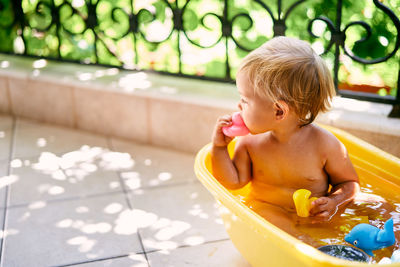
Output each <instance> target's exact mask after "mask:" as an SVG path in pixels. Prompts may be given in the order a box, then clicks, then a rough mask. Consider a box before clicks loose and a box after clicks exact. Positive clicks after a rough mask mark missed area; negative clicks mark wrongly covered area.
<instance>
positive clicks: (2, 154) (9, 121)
mask: <svg viewBox="0 0 400 267" xmlns="http://www.w3.org/2000/svg"><path fill="white" fill-rule="evenodd" d="M12 133H13V118H12V117H10V116H6V115H0V160H4V159H9V157H10V148H11V146H10V144H11V140H12Z"/></svg>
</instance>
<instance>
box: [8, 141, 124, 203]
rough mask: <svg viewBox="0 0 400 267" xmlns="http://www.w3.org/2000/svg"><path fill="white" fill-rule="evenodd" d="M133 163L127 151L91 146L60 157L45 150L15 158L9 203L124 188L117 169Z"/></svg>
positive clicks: (12, 167)
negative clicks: (121, 151) (28, 156)
mask: <svg viewBox="0 0 400 267" xmlns="http://www.w3.org/2000/svg"><path fill="white" fill-rule="evenodd" d="M131 165H132V160H131V159H130V156H129V155H128V154H127V153H125V154H122V153H116V152H111V151H109V150H107V149H103V148H100V147H88V146H84V147H82V148H81V149H78V150H75V151H72V152H69V153H66V154H63V155H60V156H57V155H55V154H53V153H49V152H43V153H42V154H41V155H40V156H39V157H34V158H28V159H14V160H13V161H12V162H11V174H12V175H13V177H15V178H16V181H15V182H14V183H13V184H12V185H11V190H10V205H11V206H13V205H17V204H24V203H31V202H34V201H39V200H44V201H46V200H52V199H65V198H73V197H78V196H87V195H93V194H99V193H107V192H113V191H122V187H121V183H120V179H119V176H118V172H117V171H118V170H123V169H124V168H125V167H130V166H131Z"/></svg>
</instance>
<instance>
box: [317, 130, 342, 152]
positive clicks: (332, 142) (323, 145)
mask: <svg viewBox="0 0 400 267" xmlns="http://www.w3.org/2000/svg"><path fill="white" fill-rule="evenodd" d="M311 126H312V131H311V136H312V138H313V140H315V142H316V143H317V145H318V148H319V149H320V150H322V151H323V152H325V153H330V154H331V153H340V154H343V153H347V152H346V148H345V146H344V145H343V143H342V142H341V141H340V140H339V139H338V138H337V137H336V136H335V135H333V134H332V133H331V132H329V131H328V130H325V129H324V128H322V127H320V126H318V125H315V124H312V125H311Z"/></svg>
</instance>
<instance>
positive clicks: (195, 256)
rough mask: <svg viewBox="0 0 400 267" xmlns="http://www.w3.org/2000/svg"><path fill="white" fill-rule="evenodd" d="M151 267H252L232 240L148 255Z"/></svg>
mask: <svg viewBox="0 0 400 267" xmlns="http://www.w3.org/2000/svg"><path fill="white" fill-rule="evenodd" d="M147 257H148V259H149V262H150V266H151V267H175V266H190V267H195V266H198V267H203V266H218V267H250V266H251V265H250V264H249V263H248V262H247V261H246V260H245V259H244V258H243V256H242V255H240V253H239V252H238V251H237V249H236V248H235V247H234V246H233V244H232V242H231V241H230V240H227V241H220V242H212V243H207V244H202V245H198V246H194V247H183V248H177V249H174V250H170V251H167V250H164V251H156V252H152V253H148V254H147Z"/></svg>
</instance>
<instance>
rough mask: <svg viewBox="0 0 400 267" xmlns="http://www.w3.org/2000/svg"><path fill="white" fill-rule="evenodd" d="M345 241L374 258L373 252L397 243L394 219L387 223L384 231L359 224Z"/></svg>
mask: <svg viewBox="0 0 400 267" xmlns="http://www.w3.org/2000/svg"><path fill="white" fill-rule="evenodd" d="M344 240H345V241H346V242H348V243H350V244H353V245H354V246H356V247H358V248H360V249H362V250H364V251H365V252H366V253H367V254H368V255H370V256H374V254H373V253H372V250H377V249H381V248H385V247H388V246H391V245H393V244H394V243H395V242H396V240H395V237H394V232H393V219H389V220H387V221H386V222H385V226H384V229H379V228H377V227H375V226H372V225H370V224H366V223H361V224H358V225H356V226H355V227H354V228H353V229H352V230H351V231H350V233H349V234H347V235H346V236H345V238H344Z"/></svg>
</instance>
